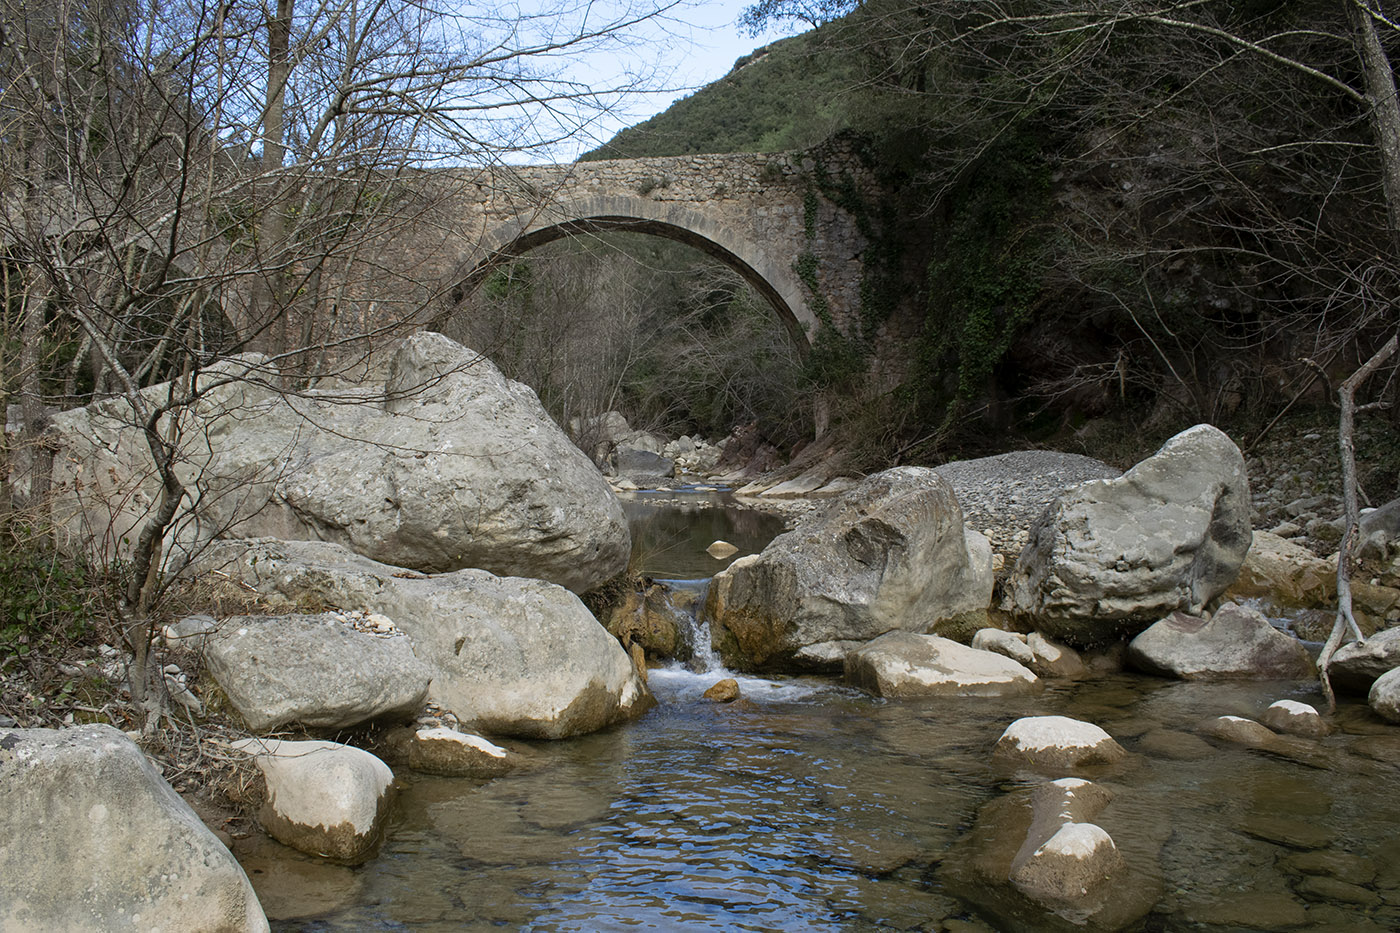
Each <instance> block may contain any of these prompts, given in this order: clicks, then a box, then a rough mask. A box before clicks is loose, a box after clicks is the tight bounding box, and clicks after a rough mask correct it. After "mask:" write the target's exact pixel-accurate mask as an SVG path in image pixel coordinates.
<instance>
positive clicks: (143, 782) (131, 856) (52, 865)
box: [0, 726, 268, 933]
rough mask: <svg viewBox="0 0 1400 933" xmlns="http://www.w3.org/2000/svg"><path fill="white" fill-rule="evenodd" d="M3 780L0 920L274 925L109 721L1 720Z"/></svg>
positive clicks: (19, 924)
mask: <svg viewBox="0 0 1400 933" xmlns="http://www.w3.org/2000/svg"><path fill="white" fill-rule="evenodd" d="M0 787H3V788H4V800H5V805H4V806H3V807H0V878H2V879H4V880H3V882H0V929H3V930H45V931H55V933H58V931H88V930H104V931H132V933H137V931H140V933H147V931H151V930H165V931H174V930H180V931H190V933H203V931H207V933H234V931H250V933H252V931H259V933H262V931H266V930H267V929H268V923H267V918H266V917H265V916H263V912H262V908H261V907H260V906H259V905H258V900H257V897H256V896H255V895H254V893H253V888H252V886H251V885H250V884H249V883H248V878H247V876H246V875H244V873H243V869H242V868H240V867H239V865H238V862H237V861H235V860H234V858H233V855H232V854H231V853H230V852H229V851H228V849H226V848H225V847H224V845H223V844H222V843H221V842H219V840H218V839H217V838H215V836H214V834H213V833H212V832H210V831H209V829H208V828H207V827H205V825H204V824H203V823H201V822H200V821H199V817H197V816H195V814H194V811H193V810H191V809H190V808H189V805H188V804H186V803H185V802H184V801H183V800H181V799H180V796H179V795H178V794H176V793H175V791H174V790H172V789H171V787H170V785H169V784H167V783H165V781H164V780H163V779H162V778H161V776H160V774H159V773H158V772H157V771H156V769H155V768H154V767H153V766H152V765H151V763H150V762H149V761H148V760H147V759H146V756H145V755H144V754H143V753H142V752H141V750H140V749H139V748H137V747H136V744H135V743H134V742H132V741H131V740H130V739H128V738H127V737H126V736H125V735H123V734H122V733H120V732H118V731H117V730H116V729H113V728H112V727H111V726H78V727H75V728H71V729H63V730H52V729H22V730H14V731H0Z"/></svg>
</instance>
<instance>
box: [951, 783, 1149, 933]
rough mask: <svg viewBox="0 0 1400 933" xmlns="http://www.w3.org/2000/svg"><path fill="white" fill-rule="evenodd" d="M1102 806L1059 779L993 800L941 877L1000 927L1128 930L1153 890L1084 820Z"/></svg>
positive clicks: (1102, 797)
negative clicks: (997, 922) (996, 921)
mask: <svg viewBox="0 0 1400 933" xmlns="http://www.w3.org/2000/svg"><path fill="white" fill-rule="evenodd" d="M1111 798H1112V795H1111V794H1110V793H1109V792H1108V791H1107V790H1106V789H1105V788H1103V787H1100V786H1099V785H1096V784H1091V783H1090V782H1088V781H1083V780H1079V779H1076V778H1066V779H1062V780H1059V781H1050V782H1046V783H1044V784H1038V785H1036V786H1034V787H1031V788H1026V789H1023V790H1019V791H1016V792H1013V793H1011V794H1008V795H1006V796H1004V797H1001V798H998V799H996V800H993V801H992V802H991V803H989V804H987V805H986V806H984V807H983V808H982V809H981V810H980V811H979V812H978V815H977V820H976V822H975V823H974V825H973V829H972V831H971V833H969V834H968V835H967V836H966V837H964V839H963V840H962V841H961V842H959V843H958V846H957V847H956V848H955V850H954V851H953V853H951V854H950V858H948V859H946V860H945V861H944V863H943V865H944V868H943V871H942V874H943V876H944V878H945V880H946V881H947V882H948V884H949V887H950V889H951V890H952V891H953V892H954V893H957V894H959V895H960V896H962V897H964V898H966V899H967V900H970V901H971V902H973V903H975V904H977V906H978V907H979V909H980V911H981V912H985V913H986V914H987V915H989V916H990V917H992V918H993V919H995V920H998V921H1000V922H999V924H998V928H1001V929H1005V928H1008V927H1010V928H1014V929H1034V930H1051V931H1060V930H1076V929H1085V930H1091V931H1108V930H1120V929H1125V928H1128V927H1130V926H1131V925H1132V924H1133V923H1135V922H1136V921H1137V920H1138V919H1140V918H1141V917H1142V916H1144V915H1145V914H1146V913H1147V912H1148V911H1149V910H1150V909H1151V907H1152V904H1153V903H1154V902H1155V900H1156V899H1157V891H1158V889H1159V885H1160V882H1158V881H1156V880H1155V879H1154V877H1153V873H1152V872H1151V871H1150V870H1149V871H1143V870H1140V869H1139V868H1136V867H1134V866H1132V865H1130V864H1129V863H1128V861H1127V859H1126V858H1125V857H1124V856H1123V855H1122V853H1120V852H1119V851H1118V848H1117V846H1116V845H1115V844H1114V843H1113V840H1112V838H1111V837H1110V835H1109V834H1108V833H1107V832H1106V831H1105V830H1104V829H1103V828H1102V827H1101V826H1099V825H1098V824H1097V823H1095V822H1093V821H1094V820H1095V819H1097V818H1098V816H1099V814H1101V812H1102V811H1103V810H1104V808H1105V806H1106V805H1107V804H1108V802H1109V801H1110V800H1111ZM1002 924H1005V926H1003V925H1002Z"/></svg>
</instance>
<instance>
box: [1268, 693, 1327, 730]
mask: <svg viewBox="0 0 1400 933" xmlns="http://www.w3.org/2000/svg"><path fill="white" fill-rule="evenodd" d="M1261 719H1262V722H1263V724H1264V725H1266V726H1268V727H1269V728H1270V729H1272V730H1274V731H1275V732H1285V733H1288V734H1289V735H1301V736H1304V737H1306V738H1314V739H1315V738H1321V737H1322V736H1324V735H1327V734H1328V733H1330V732H1331V731H1332V729H1331V727H1330V726H1328V725H1327V723H1326V722H1324V721H1323V719H1322V716H1321V715H1319V714H1318V712H1317V710H1316V709H1314V708H1313V707H1311V706H1309V705H1308V704H1307V703H1299V702H1298V701H1297V700H1278V701H1276V702H1274V703H1272V704H1270V705H1269V708H1268V709H1266V710H1264V715H1263V717H1261Z"/></svg>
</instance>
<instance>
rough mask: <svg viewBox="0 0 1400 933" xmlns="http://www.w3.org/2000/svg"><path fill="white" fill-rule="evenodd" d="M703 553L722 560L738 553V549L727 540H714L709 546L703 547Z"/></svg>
mask: <svg viewBox="0 0 1400 933" xmlns="http://www.w3.org/2000/svg"><path fill="white" fill-rule="evenodd" d="M705 553H706V554H708V555H710V556H711V557H713V558H714V559H715V560H724V559H725V558H726V557H732V556H733V555H735V554H738V553H739V549H738V548H737V547H735V546H734V545H732V544H730V543H729V542H728V541H716V542H714V543H713V544H711V545H710V546H709V547H707V548H705Z"/></svg>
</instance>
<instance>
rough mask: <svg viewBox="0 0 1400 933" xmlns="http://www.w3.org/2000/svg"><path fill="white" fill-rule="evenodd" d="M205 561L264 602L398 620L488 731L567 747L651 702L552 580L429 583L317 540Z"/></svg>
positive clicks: (448, 698) (466, 577)
mask: <svg viewBox="0 0 1400 933" xmlns="http://www.w3.org/2000/svg"><path fill="white" fill-rule="evenodd" d="M208 561H209V565H210V566H212V567H217V568H218V569H219V570H220V571H221V572H223V573H226V574H228V575H229V576H231V577H233V578H234V579H237V580H240V581H242V582H244V583H246V584H248V585H249V586H252V587H254V588H255V589H257V590H259V591H260V592H263V593H270V594H280V595H281V596H284V597H286V598H288V599H289V600H291V601H293V602H303V603H304V602H307V601H310V602H317V603H320V604H323V605H330V606H337V607H340V608H343V609H361V610H366V611H370V612H377V613H382V614H384V615H386V616H388V617H389V618H391V619H393V620H394V624H395V625H396V626H397V627H398V628H399V629H402V630H403V631H404V632H405V633H407V635H408V637H409V639H410V640H411V642H412V644H413V651H414V653H415V654H416V655H417V657H418V658H419V660H421V661H423V662H425V663H426V664H427V666H428V668H429V669H430V671H431V673H432V678H433V679H432V683H431V685H430V686H429V688H428V695H429V697H430V698H431V699H432V701H433V702H434V703H436V704H438V705H439V706H441V707H443V708H444V709H446V710H450V711H451V712H452V713H453V714H454V715H456V717H457V718H458V719H459V720H460V721H461V722H463V723H467V724H470V725H471V726H472V727H474V728H476V729H480V730H483V731H485V732H487V733H492V734H497V735H517V736H524V737H527V738H549V739H555V738H565V737H568V736H571V735H580V734H582V733H586V732H593V731H596V730H598V729H602V728H605V727H607V726H610V725H614V724H616V723H619V722H624V721H626V720H628V719H631V718H633V717H635V716H638V715H640V714H641V713H642V712H644V711H645V710H646V709H647V708H648V707H649V706H650V705H651V704H652V703H653V702H654V700H652V697H651V694H650V693H649V692H648V691H647V689H646V685H645V684H644V683H643V682H642V681H641V679H640V677H639V676H638V674H637V672H636V670H635V669H634V667H633V666H632V661H631V659H630V658H628V656H627V653H626V652H625V651H624V650H623V649H622V646H621V645H620V644H618V642H617V639H615V638H613V637H612V636H610V635H609V634H608V633H607V631H606V630H605V629H604V628H603V627H602V626H601V625H599V624H598V621H597V620H596V619H595V618H593V615H592V614H591V613H590V612H589V611H588V609H587V608H586V607H585V606H584V605H583V603H582V602H581V601H580V600H579V598H578V597H577V596H575V595H574V594H573V593H570V592H569V591H568V590H566V589H564V588H563V587H560V586H555V585H554V584H551V583H544V582H541V581H539V580H527V579H521V578H517V577H497V576H495V575H493V574H490V573H487V572H486V571H484V570H459V571H457V572H455V573H446V574H438V575H435V576H425V575H422V574H416V573H410V572H407V571H405V570H403V569H402V568H398V567H392V566H388V565H386V564H380V563H377V562H375V561H372V560H370V559H369V558H366V557H361V556H359V555H357V554H353V553H351V552H350V551H348V550H346V549H345V548H343V547H340V546H338V545H334V544H329V543H325V542H314V541H270V540H264V541H257V542H247V543H242V544H234V543H229V544H227V545H224V546H223V547H222V548H220V549H218V551H217V552H215V553H212V554H211V555H210V556H209V558H208Z"/></svg>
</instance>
